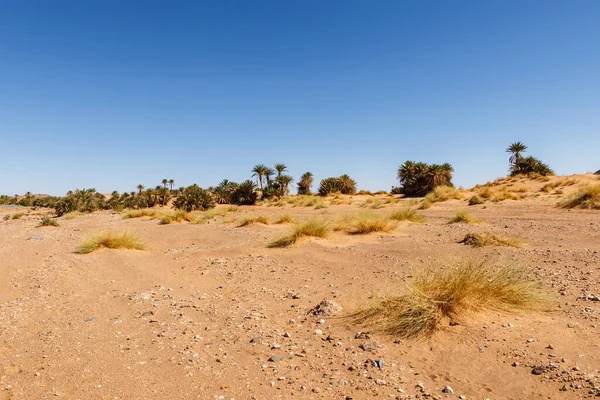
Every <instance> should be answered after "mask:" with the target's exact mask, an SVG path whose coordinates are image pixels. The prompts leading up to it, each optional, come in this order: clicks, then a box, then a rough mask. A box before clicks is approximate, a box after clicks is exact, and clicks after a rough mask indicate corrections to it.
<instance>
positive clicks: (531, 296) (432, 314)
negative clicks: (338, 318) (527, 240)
mask: <svg viewBox="0 0 600 400" xmlns="http://www.w3.org/2000/svg"><path fill="white" fill-rule="evenodd" d="M545 307H546V300H545V299H544V298H543V297H542V296H541V295H540V293H539V291H538V285H537V283H535V282H531V281H529V280H528V279H527V276H526V275H525V273H524V272H523V269H522V268H516V267H513V266H508V265H499V266H492V265H490V264H488V263H486V261H472V260H465V261H462V262H458V263H455V264H454V265H451V266H449V267H448V266H446V267H444V268H438V269H430V270H428V271H425V272H424V273H421V274H419V275H418V276H416V277H415V280H414V282H413V284H412V286H411V287H409V288H408V290H407V293H406V294H404V295H400V296H396V297H390V298H386V299H384V300H382V301H380V302H378V303H377V304H375V305H374V306H372V307H369V308H367V309H365V310H360V311H358V312H356V313H354V314H352V315H350V316H349V317H350V319H352V320H353V322H355V323H358V324H360V325H366V326H369V327H370V328H373V329H374V330H377V331H380V332H383V333H385V334H389V335H393V336H398V337H400V338H405V339H418V338H423V337H427V336H430V335H431V334H433V333H434V332H435V331H436V330H437V329H439V327H440V326H441V325H442V322H443V321H444V320H450V321H456V320H461V319H463V318H464V317H465V316H466V314H469V313H473V312H477V311H484V310H502V311H527V310H541V309H544V308H545Z"/></svg>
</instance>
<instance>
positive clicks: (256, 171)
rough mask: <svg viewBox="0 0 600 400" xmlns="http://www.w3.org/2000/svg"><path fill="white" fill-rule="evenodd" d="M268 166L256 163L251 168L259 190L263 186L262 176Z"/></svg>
mask: <svg viewBox="0 0 600 400" xmlns="http://www.w3.org/2000/svg"><path fill="white" fill-rule="evenodd" d="M268 170H269V167H267V166H266V165H264V164H256V165H255V166H254V168H252V176H256V181H257V182H258V185H259V186H260V190H262V188H263V176H265V175H266V173H267V171H268Z"/></svg>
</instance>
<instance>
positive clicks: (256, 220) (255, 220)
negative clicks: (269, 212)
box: [238, 215, 270, 227]
mask: <svg viewBox="0 0 600 400" xmlns="http://www.w3.org/2000/svg"><path fill="white" fill-rule="evenodd" d="M252 224H263V225H269V224H270V221H269V219H268V218H267V217H265V216H264V215H259V216H258V217H248V218H244V219H243V220H242V221H241V222H240V223H239V224H238V227H242V226H248V225H252Z"/></svg>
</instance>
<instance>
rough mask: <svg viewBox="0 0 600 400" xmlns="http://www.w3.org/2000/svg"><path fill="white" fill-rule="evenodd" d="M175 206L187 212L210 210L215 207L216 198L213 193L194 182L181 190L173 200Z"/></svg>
mask: <svg viewBox="0 0 600 400" xmlns="http://www.w3.org/2000/svg"><path fill="white" fill-rule="evenodd" d="M173 206H174V207H175V208H177V209H180V210H185V211H187V212H190V211H194V210H200V211H204V210H208V209H211V208H214V207H215V199H214V198H213V196H212V195H211V193H210V192H209V191H207V190H204V189H202V188H201V187H200V186H198V185H196V184H194V185H191V186H188V187H186V188H184V189H183V190H181V191H180V192H179V194H178V195H177V198H176V199H175V201H174V202H173Z"/></svg>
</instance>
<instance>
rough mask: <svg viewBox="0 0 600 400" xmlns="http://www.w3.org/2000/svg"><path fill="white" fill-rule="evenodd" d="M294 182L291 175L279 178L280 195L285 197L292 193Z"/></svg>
mask: <svg viewBox="0 0 600 400" xmlns="http://www.w3.org/2000/svg"><path fill="white" fill-rule="evenodd" d="M293 181H294V178H292V177H291V176H289V175H279V176H278V177H277V184H278V185H279V195H280V196H285V195H287V194H288V193H289V192H290V188H289V186H290V184H291V183H292V182H293Z"/></svg>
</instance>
